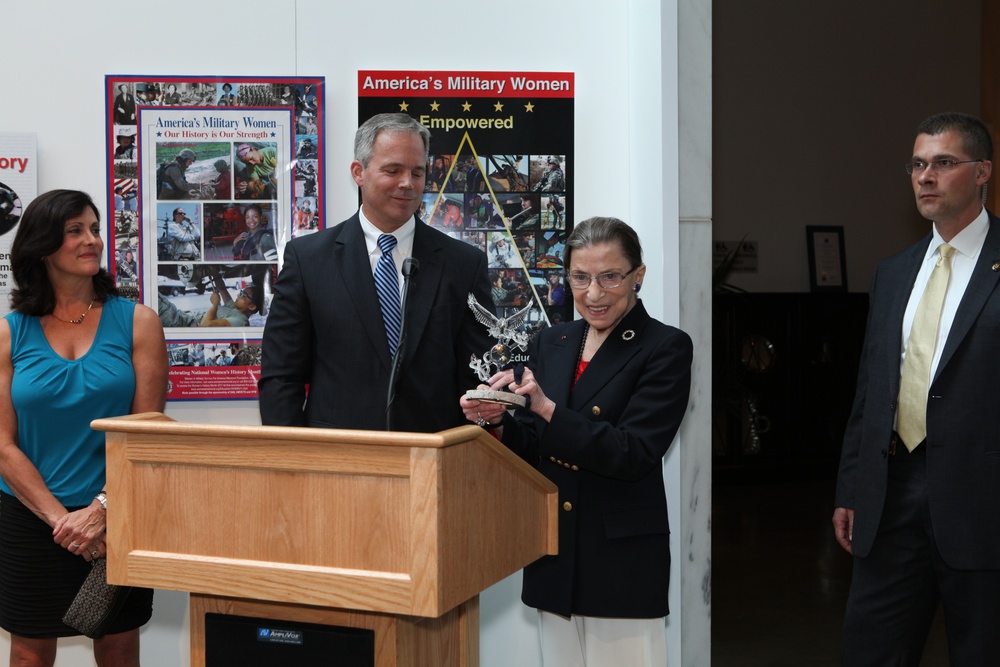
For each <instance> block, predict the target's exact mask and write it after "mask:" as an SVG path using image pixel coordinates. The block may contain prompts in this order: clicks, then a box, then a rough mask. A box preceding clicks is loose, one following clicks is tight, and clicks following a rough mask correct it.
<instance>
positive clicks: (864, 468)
mask: <svg viewBox="0 0 1000 667" xmlns="http://www.w3.org/2000/svg"><path fill="white" fill-rule="evenodd" d="M989 218H990V227H989V231H988V232H987V235H986V241H985V243H984V244H983V249H982V252H981V253H980V255H979V259H978V261H977V263H976V266H975V268H974V269H973V273H972V277H971V279H970V281H969V285H968V287H967V288H966V290H965V296H964V297H963V298H962V301H961V303H960V305H959V307H958V311H957V313H956V314H955V320H954V322H953V323H952V327H951V332H950V333H949V335H948V340H947V341H945V345H944V349H943V353H942V357H941V361H940V363H939V365H938V369H937V374H936V375H935V377H934V379H933V381H932V382H931V387H930V394H929V399H928V403H927V441H926V443H925V445H926V447H927V499H928V502H929V505H930V514H931V520H932V522H933V526H934V537H935V539H936V541H937V547H938V550H939V551H940V553H941V556H942V557H943V558H944V560H945V562H946V563H947V564H948V565H950V566H951V567H952V568H955V569H977V570H978V569H997V568H1000V398H998V393H997V381H998V379H1000V289H998V284H1000V220H998V219H997V218H996V217H995V216H993V214H990V215H989ZM930 240H931V236H930V235H928V236H927V237H926V238H924V239H923V240H922V241H920V242H919V243H917V244H916V245H914V246H913V247H911V248H909V249H907V250H905V251H903V252H902V253H900V254H898V255H895V256H893V257H890V258H889V259H887V260H885V261H883V262H882V263H881V264H880V265H879V266H878V268H877V270H876V272H875V275H874V277H873V278H872V285H871V292H870V304H869V316H868V330H867V332H866V334H865V344H864V348H863V352H862V358H861V368H860V370H859V373H858V386H857V393H856V395H855V399H854V406H853V409H852V414H851V418H850V420H849V421H848V425H847V430H846V434H845V437H844V447H843V452H842V455H841V461H840V474H839V476H838V480H837V495H836V504H837V506H838V507H847V508H853V509H854V533H853V543H852V549H853V552H854V554H855V555H857V556H859V557H862V558H863V557H865V556H867V555H868V554H869V552H870V551H871V549H872V544H873V543H874V541H875V537H876V534H877V531H878V526H879V520H880V518H881V516H882V509H883V506H884V504H885V497H886V483H887V473H888V447H889V440H890V438H891V436H892V431H893V428H894V422H895V417H896V408H897V403H898V397H899V380H900V354H901V352H902V340H901V338H902V333H901V332H902V328H903V314H904V311H905V310H906V303H907V301H908V299H909V297H910V292H911V290H912V289H913V282H914V280H915V279H916V276H917V272H918V271H919V268H920V263H921V261H922V260H923V257H924V254H925V253H926V251H927V246H928V244H929V243H930ZM903 455H905V451H904V453H903Z"/></svg>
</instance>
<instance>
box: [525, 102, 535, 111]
mask: <svg viewBox="0 0 1000 667" xmlns="http://www.w3.org/2000/svg"><path fill="white" fill-rule="evenodd" d="M524 110H525V111H526V112H528V113H531V112H532V111H534V110H535V105H534V104H532V103H531V102H528V103H527V104H525V105H524Z"/></svg>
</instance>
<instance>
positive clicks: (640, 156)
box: [0, 0, 685, 667]
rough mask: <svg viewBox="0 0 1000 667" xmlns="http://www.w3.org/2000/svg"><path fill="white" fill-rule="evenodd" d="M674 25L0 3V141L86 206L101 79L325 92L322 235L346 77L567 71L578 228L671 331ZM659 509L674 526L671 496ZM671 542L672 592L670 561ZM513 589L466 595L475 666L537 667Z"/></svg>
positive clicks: (161, 652) (304, 3)
mask: <svg viewBox="0 0 1000 667" xmlns="http://www.w3.org/2000/svg"><path fill="white" fill-rule="evenodd" d="M369 9H375V12H376V13H375V14H374V15H373V14H372V13H371V12H370V11H369ZM676 11H677V7H676V2H674V0H664V2H662V3H658V2H655V1H654V0H629V2H628V3H608V2H604V1H601V0H549V1H548V2H544V3H539V2H536V1H534V0H511V1H510V2H508V3H506V4H505V5H504V7H503V9H502V10H499V9H498V8H497V7H496V6H495V5H489V4H479V3H468V2H459V1H458V0H439V1H438V2H436V3H434V4H433V7H432V8H431V7H428V6H426V5H421V4H414V3H403V2H398V1H390V2H384V3H381V4H379V5H378V6H377V8H375V7H374V6H370V5H366V4H354V3H350V4H348V3H329V2H324V1H323V0H296V1H294V2H291V1H288V0H286V1H284V2H281V1H279V2H275V1H274V0H268V1H267V2H265V1H264V0H239V2H235V1H233V0H223V1H221V2H215V3H210V2H204V1H203V0H174V1H173V2H172V3H170V7H169V9H166V8H164V7H163V6H162V5H161V4H158V3H153V4H147V3H132V4H130V5H128V6H127V10H126V9H124V8H123V7H122V5H121V4H120V3H118V2H111V1H109V0H92V1H91V2H89V3H85V4H69V3H66V2H64V1H58V0H35V1H34V2H31V3H28V2H22V3H7V6H5V7H4V26H5V28H6V29H5V40H4V52H5V54H6V57H5V80H4V90H5V95H4V99H3V101H2V102H0V130H3V131H12V132H18V131H32V132H37V134H38V141H39V162H40V170H39V174H40V175H39V191H40V192H44V191H46V190H49V189H52V188H56V187H70V188H79V189H83V190H86V191H88V192H90V193H92V194H93V195H94V196H95V199H96V200H97V201H98V203H99V204H103V201H104V195H103V193H104V192H105V187H106V183H105V180H104V179H105V169H104V161H105V149H104V146H105V144H104V140H105V139H104V98H103V84H104V75H105V74H137V75H145V74H149V75H174V74H176V75H185V74H188V75H219V76H225V75H255V74H260V75H303V76H306V75H310V76H311V75H321V76H325V77H326V84H327V94H326V109H327V118H326V121H327V155H328V160H327V171H326V174H327V183H326V186H327V193H328V204H327V211H326V219H327V220H329V221H331V222H334V221H338V220H341V219H343V218H345V217H347V216H348V215H349V214H350V213H351V212H352V211H353V209H354V208H355V206H356V201H357V194H356V190H355V187H354V184H353V182H352V181H351V179H350V177H349V174H348V170H347V165H348V163H349V162H350V160H351V142H352V138H353V132H354V128H355V127H356V118H357V102H356V76H355V73H356V71H357V70H358V69H448V70H452V69H479V70H490V69H497V70H500V69H502V70H545V71H574V72H576V84H577V96H576V137H577V141H576V147H575V158H576V162H575V164H576V174H575V178H576V181H575V191H576V195H575V197H576V201H577V204H576V207H575V210H577V211H578V218H579V219H582V218H583V217H586V216H589V215H596V214H602V215H615V216H619V217H621V218H623V219H624V220H626V221H629V222H630V223H631V224H633V225H634V226H635V227H636V228H637V230H638V231H639V234H640V236H641V237H642V238H643V239H644V240H645V242H646V247H647V250H648V258H647V266H648V272H647V276H648V277H649V278H650V279H649V280H647V283H646V286H645V288H644V290H643V296H644V297H645V300H646V301H647V303H648V305H649V307H650V310H651V312H652V314H653V315H654V316H657V317H659V318H661V319H663V320H665V321H667V322H669V323H674V324H676V323H677V322H678V308H679V304H678V302H679V297H678V269H677V266H678V243H677V238H678V226H677V215H678V208H677V206H678V204H677V195H676V188H677V186H676V178H677V176H676V174H677V145H676V143H677V123H676V114H677V110H676V106H677V100H676V70H677V63H676V60H675V58H676V24H675V22H674V20H673V17H674V16H675V15H676ZM664 26H665V28H664ZM664 30H666V32H664ZM661 63H662V65H663V67H662V68H661V67H660V65H661ZM105 213H106V212H105ZM104 217H105V218H106V217H107V216H106V215H105V216H104ZM667 267H671V269H670V270H669V271H668V270H667ZM167 413H168V414H169V415H170V416H171V417H173V418H175V419H178V420H182V421H193V422H219V423H248V424H254V423H259V418H258V415H257V411H256V404H255V403H249V402H239V401H232V402H211V403H208V402H200V403H183V404H178V403H174V404H170V405H168V409H167ZM679 444H680V443H678V444H677V445H675V447H674V450H673V451H672V453H671V455H670V457H668V462H667V476H668V479H673V480H676V479H677V478H678V472H677V471H678V470H679V467H678V466H679V457H680V454H679V453H678V452H679V450H680V449H681V448H680V447H679ZM670 503H671V507H672V513H673V514H672V517H671V518H672V521H675V515H676V513H677V512H678V511H679V508H680V507H681V505H682V503H681V502H680V500H679V497H678V492H677V490H676V489H671V491H670ZM675 525H676V521H675ZM678 534H679V533H678V532H676V531H675V533H674V535H675V537H674V538H673V539H674V544H672V551H673V553H674V563H675V566H674V581H675V582H679V581H680V577H681V573H680V568H681V567H682V565H683V563H684V560H685V559H683V558H681V557H680V556H679V554H680V553H681V547H680V545H679V544H678V541H679V538H678ZM519 588H520V583H519V575H515V576H513V577H511V578H510V579H508V580H506V581H504V582H501V583H500V584H498V585H497V586H495V587H493V588H492V589H490V590H489V591H487V592H486V593H484V595H483V596H482V633H481V646H482V651H481V652H482V665H483V667H507V666H509V665H514V664H516V665H519V666H523V667H534V666H535V665H538V664H539V658H538V651H537V634H536V631H535V626H534V615H533V613H532V612H530V611H529V610H527V609H525V608H524V607H523V606H522V605H521V604H520V601H519ZM679 595H680V592H679V586H676V585H674V586H672V592H671V608H672V609H673V610H674V614H673V616H672V617H671V621H670V622H668V632H669V641H670V645H671V664H673V665H679V664H680V660H678V659H677V658H678V657H679V655H680V648H679V646H680V618H681V614H680V607H681V605H680V598H679ZM186 604H187V596H186V595H184V594H179V593H171V592H166V591H158V592H157V595H156V599H155V603H154V606H155V608H154V618H153V621H152V622H151V623H150V625H149V626H147V627H146V628H145V629H144V630H143V634H142V654H143V655H142V660H143V664H144V665H146V666H147V667H158V666H161V665H162V666H164V667H176V666H177V665H187V664H188V636H187V625H188V618H187V609H186ZM60 647H61V648H60V655H59V659H58V662H57V665H60V666H69V665H74V666H78V665H86V664H90V662H89V658H88V655H89V642H87V641H85V640H81V639H73V640H64V641H63V642H62V643H61V644H60ZM5 652H6V640H5V639H4V638H2V637H0V655H2V654H3V653H5Z"/></svg>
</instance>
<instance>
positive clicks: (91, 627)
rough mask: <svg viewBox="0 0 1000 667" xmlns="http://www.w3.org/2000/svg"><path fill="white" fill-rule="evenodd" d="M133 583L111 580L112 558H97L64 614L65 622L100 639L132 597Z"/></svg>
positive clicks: (87, 634)
mask: <svg viewBox="0 0 1000 667" xmlns="http://www.w3.org/2000/svg"><path fill="white" fill-rule="evenodd" d="M131 590H132V587H131V586H117V585H115V584H109V583H108V559H107V558H103V557H102V558H96V559H94V561H93V562H92V567H91V569H90V574H88V575H87V578H86V579H84V581H83V585H82V586H80V591H79V592H78V593H77V594H76V597H75V598H73V603H72V604H70V606H69V609H67V610H66V614H65V615H64V616H63V619H62V620H63V623H65V624H66V625H68V626H70V627H71V628H73V629H74V630H77V631H79V632H80V633H82V634H84V635H86V636H87V637H90V638H91V639H96V638H98V637H103V636H104V635H105V634H106V633H107V631H108V628H109V627H110V626H111V623H112V622H113V621H114V620H115V617H116V616H117V615H118V612H119V611H121V608H122V605H124V604H125V600H126V599H127V598H128V594H129V592H130V591H131Z"/></svg>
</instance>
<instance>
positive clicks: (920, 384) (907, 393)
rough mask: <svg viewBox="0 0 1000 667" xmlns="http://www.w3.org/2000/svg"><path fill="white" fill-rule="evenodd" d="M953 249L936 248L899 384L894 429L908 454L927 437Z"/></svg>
mask: <svg viewBox="0 0 1000 667" xmlns="http://www.w3.org/2000/svg"><path fill="white" fill-rule="evenodd" d="M954 252H955V249H954V248H952V247H951V246H950V245H948V244H947V243H942V244H941V245H940V246H939V247H938V253H939V254H940V257H938V261H937V264H936V265H935V266H934V270H933V271H931V277H930V279H929V280H928V281H927V287H925V288H924V294H923V296H922V297H920V303H919V304H918V305H917V312H916V314H914V316H913V325H912V326H911V327H910V339H909V340H908V341H907V343H906V357H905V358H904V359H903V377H902V379H901V380H900V383H899V424H898V428H897V429H896V430H897V432H898V433H899V435H900V437H901V438H902V439H903V444H904V445H906V448H907V449H908V450H909V451H911V452H912V451H913V449H914V448H915V447H916V446H917V445H919V444H920V443H921V442H923V441H924V438H926V437H927V394H928V393H929V392H930V384H931V362H932V361H933V360H934V349H935V346H936V345H937V335H938V326H939V324H940V322H941V309H942V308H943V307H944V296H945V293H946V292H947V291H948V279H949V278H950V277H951V256H952V255H953V254H954Z"/></svg>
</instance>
